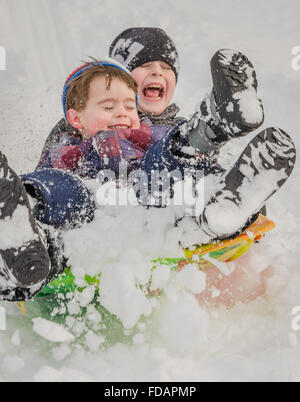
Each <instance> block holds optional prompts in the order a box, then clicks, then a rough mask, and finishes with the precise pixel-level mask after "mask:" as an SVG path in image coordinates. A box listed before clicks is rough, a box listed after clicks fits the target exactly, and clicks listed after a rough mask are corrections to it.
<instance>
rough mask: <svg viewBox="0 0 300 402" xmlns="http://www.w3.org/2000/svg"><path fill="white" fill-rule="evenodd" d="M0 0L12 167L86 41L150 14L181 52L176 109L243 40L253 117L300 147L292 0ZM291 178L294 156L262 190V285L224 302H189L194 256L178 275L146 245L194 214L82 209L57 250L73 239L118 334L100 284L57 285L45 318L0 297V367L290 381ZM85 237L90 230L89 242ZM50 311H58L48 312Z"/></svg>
mask: <svg viewBox="0 0 300 402" xmlns="http://www.w3.org/2000/svg"><path fill="white" fill-rule="evenodd" d="M154 5H156V6H154ZM0 9H1V13H0V22H1V23H0V33H1V35H0V38H1V43H0V46H3V47H5V49H6V58H7V60H6V64H7V70H6V71H0V82H1V95H0V118H1V128H2V131H1V134H0V149H1V150H2V151H3V152H5V153H6V155H7V157H8V160H9V161H10V163H11V164H12V166H13V167H14V168H15V169H16V171H17V172H18V173H24V172H28V171H30V170H32V169H33V168H34V167H35V163H36V161H37V159H38V157H39V154H40V151H41V147H42V144H43V143H44V140H45V138H46V136H47V134H48V132H49V129H50V128H52V126H53V125H54V124H55V123H56V122H57V120H58V118H60V117H61V116H62V110H61V104H60V94H61V90H62V86H63V83H64V81H65V78H66V77H67V75H68V73H69V72H71V71H72V70H73V69H74V67H76V66H77V65H79V64H80V63H81V60H82V59H87V55H92V56H95V57H102V56H103V55H105V54H107V50H108V45H109V44H110V43H111V41H112V40H113V39H114V38H115V36H116V35H117V34H119V33H120V32H121V31H122V30H123V29H126V28H127V27H130V26H143V25H146V26H160V27H162V28H164V29H165V30H166V31H167V32H168V33H169V34H170V36H171V37H172V38H173V39H174V41H175V43H176V45H177V47H178V50H179V56H180V65H181V71H180V73H179V81H178V85H177V90H176V96H175V100H176V101H177V102H178V104H179V105H180V106H181V108H182V114H183V115H186V116H188V115H189V114H190V113H191V112H192V111H193V110H194V107H195V105H196V104H198V103H199V101H200V100H201V99H202V97H203V95H204V94H205V93H206V92H207V91H209V90H210V88H211V77H210V72H209V59H210V57H211V56H212V55H213V54H214V53H215V51H216V50H217V49H220V48H236V49H239V50H241V51H243V52H245V53H246V55H247V56H248V57H249V59H250V60H251V61H252V62H253V64H254V65H255V67H256V70H257V75H258V82H259V88H260V95H261V97H262V99H263V101H264V108H265V114H266V120H265V123H264V126H263V128H265V127H268V126H275V127H281V128H282V129H284V130H285V131H286V132H288V133H289V134H290V135H291V136H292V138H293V140H294V141H295V143H296V146H297V148H298V149H299V146H300V139H299V136H298V135H297V134H298V129H299V119H298V108H299V103H300V99H299V90H298V89H299V79H300V72H299V71H295V70H293V69H292V68H291V65H292V64H291V63H292V59H291V49H292V48H293V47H295V46H296V45H299V18H298V15H299V2H298V1H296V0H290V1H289V4H288V7H287V5H286V2H284V1H283V0H275V1H273V2H272V4H269V3H268V2H260V1H258V0H252V1H250V0H246V1H244V2H236V1H234V0H228V1H227V2H222V1H220V0H214V1H211V2H208V1H205V0H200V1H198V2H195V1H193V0H187V1H185V2H184V3H182V2H181V1H179V0H178V1H177V0H164V1H162V0H158V1H157V2H155V3H153V2H151V1H149V0H147V1H146V0H139V1H137V0H133V4H130V7H128V8H126V7H125V6H124V2H123V1H122V0H115V1H114V2H111V1H110V0H103V1H101V6H100V5H99V1H97V0H90V1H89V2H88V4H87V2H85V1H83V0H72V1H71V0H65V1H64V2H60V1H58V0H51V1H50V0H28V1H27V2H26V4H25V2H23V1H22V0H1V1H0ZM157 10H159V12H158V11H157ZM108 15H113V18H109V19H108V18H107V16H108ZM253 27H255V29H253ZM279 28H280V36H279V35H278V29H279ZM91 38H92V39H91ZM45 44H47V46H45ZM253 135H255V133H253V134H250V135H249V136H246V137H245V138H242V139H239V140H234V141H232V142H231V143H230V144H228V145H226V146H225V147H224V150H223V155H221V158H220V163H221V164H223V166H227V165H232V164H234V162H235V161H236V160H237V159H238V156H239V152H240V151H241V150H242V149H243V148H244V147H245V145H246V144H247V142H248V141H249V140H250V139H251V138H252V136H253ZM299 178H300V170H299V165H296V168H295V171H294V173H293V176H292V177H291V178H290V179H289V180H288V182H287V183H286V184H285V186H284V188H283V190H281V191H280V192H279V193H278V194H276V196H275V197H272V199H271V200H270V202H268V216H269V217H270V218H271V219H273V220H275V222H276V224H277V228H276V229H275V230H274V231H273V232H272V233H270V234H268V235H267V236H266V237H265V239H264V241H263V242H262V243H260V244H258V245H256V246H255V247H254V248H253V251H252V252H251V253H252V255H251V258H252V261H254V262H253V264H254V266H255V270H256V272H257V273H259V272H261V271H262V270H263V269H264V268H266V267H267V266H269V265H273V266H276V272H277V275H276V276H274V277H273V279H272V283H270V284H269V288H268V298H266V299H264V298H259V299H257V300H255V301H254V302H252V303H250V304H238V305H236V306H235V307H234V308H232V309H230V310H227V309H226V308H225V307H218V308H204V307H200V306H199V304H198V303H197V301H196V299H195V298H194V296H193V295H192V293H191V292H193V291H194V290H196V289H194V285H195V286H196V284H194V283H193V281H194V277H195V276H201V278H200V279H201V281H199V282H198V279H197V286H200V285H199V284H200V283H202V284H203V281H204V276H203V275H204V274H203V275H201V273H196V272H195V270H193V267H189V268H188V269H187V271H184V270H182V271H181V275H182V276H183V277H182V276H180V275H175V274H174V273H172V272H171V271H170V269H169V268H166V270H165V271H164V267H163V266H161V267H158V268H156V269H155V270H154V271H152V265H153V264H151V260H152V259H153V258H157V257H159V256H170V257H180V256H181V255H182V250H181V249H180V248H179V247H178V244H177V240H178V239H179V238H180V237H181V235H183V234H186V236H185V241H187V242H192V241H193V240H194V239H196V238H197V235H196V232H193V226H192V222H191V221H190V220H187V221H186V222H184V224H183V225H182V226H181V227H179V228H174V227H173V225H172V223H173V221H174V217H175V216H176V210H174V209H170V210H168V212H167V211H166V210H156V211H150V212H149V211H146V210H143V209H142V208H141V209H140V208H136V207H134V206H132V207H131V208H129V209H127V208H126V209H125V210H124V209H122V208H120V209H118V207H114V208H111V209H110V208H108V209H107V210H105V211H104V209H103V208H101V207H100V205H99V209H98V210H97V219H99V220H101V227H99V225H97V224H96V223H92V224H91V225H89V226H86V227H85V228H84V229H83V231H82V232H79V231H78V232H77V231H73V232H70V233H69V234H68V235H67V236H68V239H67V240H68V244H67V252H68V254H69V255H71V254H72V253H71V251H70V250H71V248H73V250H75V253H74V254H73V256H72V257H70V258H72V265H73V269H74V273H75V274H76V278H77V281H80V280H81V281H82V279H83V277H84V275H85V273H88V274H90V275H94V274H95V273H97V272H100V271H101V272H102V273H103V278H102V281H101V283H102V285H101V286H102V290H103V289H104V296H103V303H104V305H105V307H106V308H108V309H110V310H111V311H112V312H114V313H115V314H117V315H118V316H119V318H120V319H121V320H122V322H123V324H124V325H125V327H126V329H125V330H124V331H123V333H122V336H121V335H120V334H119V332H122V331H121V330H120V322H119V321H118V320H117V318H115V319H114V321H113V324H114V325H115V326H114V327H113V328H114V330H112V332H109V331H110V329H109V325H107V324H109V323H108V321H107V318H106V311H105V310H101V311H98V310H97V309H95V307H94V306H93V303H92V302H91V300H92V299H93V298H95V297H97V295H96V292H95V289H94V287H93V286H92V287H89V288H87V289H86V290H85V292H84V293H82V294H80V293H76V294H75V295H67V296H66V299H65V300H62V301H61V303H62V305H60V304H59V305H58V306H57V310H56V313H57V314H55V315H53V317H52V318H51V320H53V321H49V320H45V319H44V318H42V312H41V311H40V307H39V306H38V305H34V304H32V306H31V307H30V309H29V311H28V315H27V316H23V315H22V312H21V310H20V309H18V308H17V307H16V306H15V305H14V304H13V303H1V306H3V307H4V308H5V311H6V330H5V331H0V379H1V380H2V379H3V380H13V381H15V380H22V381H24V380H25V381H29V380H34V381H85V380H86V381H95V380H98V381H205V380H209V381H219V380H221V381H235V380H238V381H257V380H259V381H263V380H267V381H299V378H300V363H299V352H300V346H299V332H298V331H295V330H294V329H293V328H292V326H291V325H292V320H293V318H295V317H294V316H293V315H292V311H293V309H294V308H295V306H299V305H300V298H299V286H300V275H299V269H298V268H299V263H298V261H299V257H298V255H299V251H298V250H299V247H300V240H299V236H298V231H299V225H300V214H299V208H298V205H297V202H296V200H297V199H298V197H299V190H300V185H299ZM208 195H209V189H207V194H205V197H206V198H207V197H208ZM184 225H186V226H184ZM19 227H21V225H20V226H19ZM20 232H21V231H20ZM8 235H9V234H8V233H7V234H5V236H4V237H3V236H1V241H4V240H3V239H4V238H6V236H8ZM91 238H95V239H98V243H97V253H95V252H93V248H94V244H92V243H93V242H91V241H89V239H91ZM5 241H6V240H5ZM151 275H152V283H151V288H150V290H153V291H155V290H156V289H157V288H162V289H163V293H162V295H161V297H160V298H158V297H154V298H150V299H149V298H147V297H145V293H144V292H143V289H141V288H140V287H139V286H138V285H139V284H142V285H144V286H146V285H147V283H148V280H149V278H150V277H151ZM185 276H186V277H185ZM180 278H181V279H180ZM79 283H80V282H79ZM155 288H156V289H155ZM213 296H214V297H215V298H217V297H218V296H219V290H218V289H214V290H213ZM64 306H66V308H67V312H68V314H67V315H66V316H64V315H63V307H64ZM82 311H83V312H84V316H82V315H81V314H80V313H81V312H82ZM60 314H62V316H63V317H65V318H63V320H61V321H59V324H58V322H56V321H55V320H56V319H57V320H58V318H59V315H60ZM32 319H33V320H35V321H32ZM105 331H107V332H105ZM109 340H111V342H109ZM113 340H114V341H113Z"/></svg>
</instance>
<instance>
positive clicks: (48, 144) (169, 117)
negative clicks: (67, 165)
mask: <svg viewBox="0 0 300 402" xmlns="http://www.w3.org/2000/svg"><path fill="white" fill-rule="evenodd" d="M179 110H180V109H179V107H178V106H177V105H176V104H175V103H172V104H171V105H169V106H168V107H167V109H166V110H165V111H164V112H163V113H161V114H159V115H148V114H143V113H142V112H139V116H140V119H141V120H142V121H144V120H145V119H146V121H147V122H148V124H149V123H150V124H151V126H166V128H167V129H169V128H171V127H173V126H176V125H177V124H178V123H180V122H181V121H182V120H184V118H183V117H177V114H178V112H179ZM161 129H163V127H162V128H161ZM64 133H70V134H73V135H75V136H76V133H77V134H78V132H77V131H76V130H75V129H74V128H73V127H72V126H71V125H70V124H69V123H68V121H67V120H66V119H65V118H63V119H61V120H60V121H59V122H58V123H57V124H56V125H55V127H53V129H52V130H51V132H50V134H49V135H48V137H47V139H46V141H45V144H44V147H43V150H42V153H41V157H40V161H39V163H38V166H37V169H39V167H40V165H41V159H42V158H43V156H44V155H45V152H46V151H47V150H48V149H50V148H52V147H53V146H55V145H58V144H60V142H61V135H62V134H64Z"/></svg>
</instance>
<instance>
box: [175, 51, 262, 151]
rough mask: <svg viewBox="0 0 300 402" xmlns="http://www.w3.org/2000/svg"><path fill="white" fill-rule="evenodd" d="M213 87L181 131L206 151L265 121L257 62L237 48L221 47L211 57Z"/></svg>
mask: <svg viewBox="0 0 300 402" xmlns="http://www.w3.org/2000/svg"><path fill="white" fill-rule="evenodd" d="M210 65H211V74H212V80H213V90H212V92H211V93H210V94H208V95H206V97H205V98H204V100H203V101H202V102H201V103H200V105H199V107H198V108H197V110H196V113H195V114H194V115H193V116H192V118H191V119H190V120H189V121H188V122H187V123H186V125H183V126H182V128H181V133H182V134H183V135H187V136H188V137H189V139H190V144H191V145H192V146H193V147H194V148H197V149H198V150H199V151H200V152H202V153H207V152H210V151H215V150H217V149H218V148H219V147H220V145H222V144H224V143H225V142H226V141H228V140H229V139H231V138H236V137H240V136H243V135H246V134H248V133H249V132H250V131H253V130H255V129H257V128H258V127H260V126H261V125H262V123H263V121H264V110H263V106H262V102H261V100H260V99H259V98H258V94H257V79H256V72H255V70H254V67H253V65H252V64H251V62H250V61H249V60H248V59H247V57H246V56H245V55H243V54H242V53H240V52H237V51H235V50H230V49H221V50H219V51H218V52H216V53H215V55H214V56H213V57H212V59H211V63H210Z"/></svg>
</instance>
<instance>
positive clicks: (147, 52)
mask: <svg viewBox="0 0 300 402" xmlns="http://www.w3.org/2000/svg"><path fill="white" fill-rule="evenodd" d="M109 56H110V57H112V58H113V59H115V60H117V61H118V62H119V63H121V64H123V65H124V66H125V67H127V69H128V70H129V71H132V70H134V69H135V68H136V67H139V66H141V65H142V64H145V63H148V62H150V61H163V62H165V63H167V64H169V66H170V67H171V68H172V70H173V71H174V73H175V76H176V81H177V78H178V72H179V60H178V53H177V50H176V47H175V44H174V42H173V41H172V39H171V38H169V36H168V35H167V34H166V33H165V31H164V30H163V29H160V28H129V29H126V30H125V31H123V32H122V33H121V34H120V35H118V36H117V37H116V39H115V40H114V41H113V43H112V44H111V45H110V48H109Z"/></svg>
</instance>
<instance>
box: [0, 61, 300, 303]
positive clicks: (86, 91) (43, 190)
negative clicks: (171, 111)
mask: <svg viewBox="0 0 300 402" xmlns="http://www.w3.org/2000/svg"><path fill="white" fill-rule="evenodd" d="M148 95H149V94H148ZM135 105H136V86H135V83H134V81H133V80H132V78H131V77H130V75H129V74H128V72H126V71H125V70H124V69H123V68H122V67H121V66H120V65H118V64H113V63H111V62H101V63H98V62H95V63H88V64H85V65H84V66H81V67H80V68H78V69H77V70H75V71H74V72H73V73H72V74H71V75H70V76H69V78H68V79H67V81H66V84H65V86H64V92H63V107H64V113H65V116H66V117H67V119H68V121H69V123H70V124H71V125H72V126H73V127H74V128H76V132H75V134H74V133H73V132H71V133H63V134H62V135H61V136H60V143H59V144H58V146H53V147H50V148H49V149H48V150H46V152H45V154H44V156H43V158H42V162H41V164H40V170H38V171H36V172H34V173H31V174H29V175H24V176H22V182H23V183H22V182H21V180H20V179H19V178H18V176H17V175H16V174H15V173H14V172H13V170H12V169H11V168H10V167H9V166H8V164H7V160H6V158H5V157H4V155H2V154H1V153H0V172H1V176H0V190H1V191H0V205H1V215H0V230H1V233H4V232H5V233H6V234H7V235H6V238H5V239H2V240H1V243H0V256H1V258H0V279H1V280H0V295H1V298H3V299H6V300H25V299H28V298H31V297H33V296H34V295H35V294H36V293H37V292H38V291H39V290H40V289H41V288H43V287H44V286H45V284H46V283H47V282H48V281H50V280H51V279H52V278H53V276H54V275H55V274H56V273H57V272H58V270H59V269H61V265H60V262H61V261H57V260H55V258H56V259H58V257H57V255H58V253H57V252H53V248H54V246H53V244H54V242H53V241H52V238H51V229H49V225H50V226H52V227H55V228H68V227H72V226H74V225H78V224H80V223H82V222H89V221H91V220H92V219H93V213H94V208H95V205H94V200H93V196H92V194H91V193H90V192H89V190H88V189H87V188H86V187H85V186H84V184H83V183H82V181H81V180H80V179H79V177H78V176H81V177H85V178H93V177H95V173H96V172H99V171H101V170H103V169H106V168H110V169H111V170H115V171H116V170H117V168H118V166H119V164H120V161H121V160H126V161H127V162H129V164H131V169H137V168H138V167H140V168H141V170H142V171H144V172H145V173H146V174H147V176H148V177H150V176H151V173H152V171H153V170H154V169H156V170H159V171H162V170H166V171H168V172H170V173H171V172H173V171H174V170H176V169H178V170H180V171H183V170H184V169H186V168H187V169H188V170H189V171H190V172H192V173H193V172H197V170H200V169H203V167H204V168H205V169H206V170H207V172H206V174H207V173H211V172H212V171H213V170H214V166H213V164H209V163H207V164H204V163H203V160H202V158H201V157H197V156H195V155H194V154H193V159H194V162H193V163H191V161H190V160H188V159H183V158H180V157H178V155H177V151H178V152H180V146H181V145H180V141H178V138H180V137H181V136H182V134H181V132H180V128H181V127H182V124H179V125H178V126H175V127H174V128H173V129H172V130H171V131H169V132H168V133H167V134H166V133H156V132H155V130H150V129H149V127H147V125H144V126H141V127H140V123H139V119H138V116H137V111H136V107H135ZM99 130H102V131H99ZM157 134H158V135H157ZM178 144H179V145H178ZM257 154H259V155H258V157H257ZM294 162H295V149H294V146H293V143H292V141H291V140H290V138H289V136H288V135H287V134H285V133H284V132H282V131H281V130H276V129H268V130H265V131H263V132H262V133H261V134H259V135H258V136H256V137H255V138H254V140H253V141H252V142H251V143H250V145H249V146H248V147H247V148H246V150H245V151H244V153H243V154H242V156H241V157H240V159H239V161H238V162H237V163H236V165H235V167H234V168H233V169H232V170H231V171H229V172H228V173H226V174H225V175H224V177H223V181H222V182H221V184H220V186H219V188H218V189H217V191H216V193H215V195H214V196H213V197H212V198H211V200H209V202H208V203H207V205H206V207H205V209H204V211H203V213H202V214H201V216H196V217H195V219H196V221H197V222H198V224H199V241H200V242H202V243H205V242H208V241H211V240H213V239H219V238H222V237H223V238H224V237H226V236H228V235H232V234H234V233H236V232H237V231H238V230H240V229H241V228H242V226H243V225H244V224H245V223H246V221H247V219H248V218H249V217H251V216H252V215H253V214H255V213H256V212H257V211H258V210H259V208H260V207H261V205H262V203H264V202H265V200H266V199H267V198H269V197H270V196H271V195H272V194H273V193H274V192H275V191H276V190H277V189H278V188H279V187H280V186H281V185H282V184H283V183H284V182H285V181H286V179H287V178H288V176H289V175H290V173H291V171H292V169H293V166H294ZM265 181H266V182H267V183H268V186H261V184H262V183H264V182H265ZM258 190H259V192H257V193H256V199H251V197H252V195H253V194H254V192H255V191H258ZM26 192H28V193H29V194H30V195H31V196H33V197H34V198H36V199H37V200H38V203H37V204H36V205H35V207H34V210H33V211H32V209H31V207H30V204H29V201H28V197H27V194H26ZM249 200H250V201H251V202H249ZM224 218H225V219H224ZM37 221H39V222H41V223H42V224H43V225H45V224H46V225H48V226H47V227H46V228H45V226H43V227H41V225H40V224H37ZM19 222H20V223H21V225H22V226H21V227H22V231H21V232H22V233H19V232H20V231H19V230H17V228H16V223H19ZM23 228H24V233H23ZM43 232H46V234H48V236H47V237H48V238H47V239H46V240H45V239H44V237H43ZM49 233H50V235H49ZM46 241H48V243H46ZM54 251H55V250H54ZM50 260H51V261H50Z"/></svg>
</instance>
